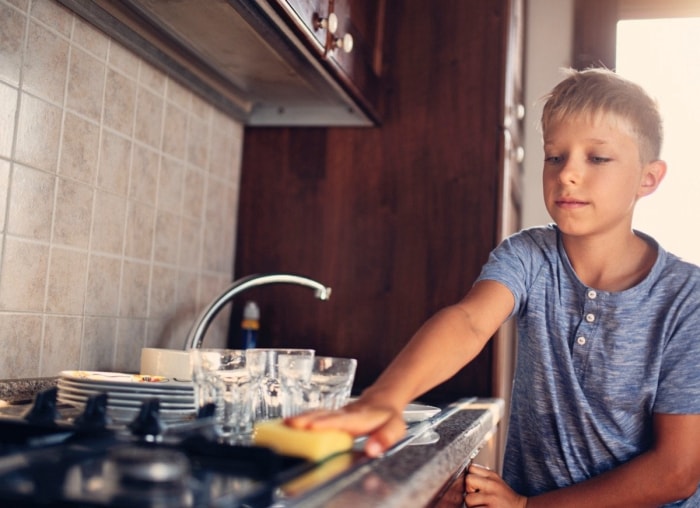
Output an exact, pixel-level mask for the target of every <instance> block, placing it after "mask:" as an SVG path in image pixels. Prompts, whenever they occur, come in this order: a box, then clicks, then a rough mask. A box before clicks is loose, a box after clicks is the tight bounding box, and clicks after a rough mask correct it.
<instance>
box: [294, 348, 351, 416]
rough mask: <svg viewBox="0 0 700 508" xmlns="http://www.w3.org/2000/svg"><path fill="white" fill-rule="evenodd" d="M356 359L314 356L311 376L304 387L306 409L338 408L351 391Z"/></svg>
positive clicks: (346, 399) (345, 401)
mask: <svg viewBox="0 0 700 508" xmlns="http://www.w3.org/2000/svg"><path fill="white" fill-rule="evenodd" d="M356 370H357V360H356V359H355V358H341V357H334V356H316V357H314V360H313V367H312V370H311V378H310V379H309V382H308V384H307V385H306V386H305V389H304V392H305V393H304V398H305V407H306V409H338V408H341V407H343V406H344V405H345V404H346V403H347V401H348V398H349V397H350V393H351V392H352V384H353V382H354V381H355V371H356Z"/></svg>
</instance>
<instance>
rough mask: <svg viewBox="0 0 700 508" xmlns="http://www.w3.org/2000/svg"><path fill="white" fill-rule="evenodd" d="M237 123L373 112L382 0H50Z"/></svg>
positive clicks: (315, 121) (353, 117) (361, 122)
mask: <svg viewBox="0 0 700 508" xmlns="http://www.w3.org/2000/svg"><path fill="white" fill-rule="evenodd" d="M59 1H60V2H61V3H62V4H64V5H66V6H67V7H69V8H70V9H72V10H73V11H75V12H76V13H77V14H79V15H81V16H82V17H84V18H85V19H87V20H88V21H89V22H91V23H92V24H94V25H96V26H97V27H98V28H100V29H102V30H104V31H105V32H107V33H108V34H109V35H110V36H112V37H113V38H114V39H116V40H117V41H119V42H120V43H122V44H123V45H125V46H126V47H128V48H129V49H131V50H133V51H135V52H136V53H137V54H139V55H140V56H141V57H143V58H144V59H145V60H147V61H148V62H150V63H151V64H153V65H154V66H156V67H159V68H160V69H162V70H163V71H165V72H166V73H168V74H169V75H170V76H172V78H173V79H176V80H178V81H179V82H181V83H182V84H183V85H185V86H187V87H188V88H190V89H192V90H193V91H195V92H197V93H199V94H200V95H202V96H204V97H205V98H206V99H208V100H209V101H210V102H212V103H214V104H215V105H217V106H218V107H220V108H221V109H223V110H225V111H227V112H228V113H230V114H231V115H233V116H234V117H236V118H238V119H239V120H241V121H242V122H244V123H245V124H247V125H261V126H295V125H303V126H371V125H377V124H378V123H379V120H380V113H379V109H380V106H379V102H378V97H379V96H380V88H379V84H380V79H379V78H380V74H381V43H382V32H381V28H380V27H382V26H383V22H382V20H383V16H384V9H385V6H384V2H385V0H207V1H206V2H202V1H201V0H94V1H92V2H84V1H82V0H59Z"/></svg>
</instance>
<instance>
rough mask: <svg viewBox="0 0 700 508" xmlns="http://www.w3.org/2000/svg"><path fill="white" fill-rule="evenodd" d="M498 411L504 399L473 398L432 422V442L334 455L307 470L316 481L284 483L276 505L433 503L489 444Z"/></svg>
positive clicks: (385, 506) (386, 507)
mask: <svg viewBox="0 0 700 508" xmlns="http://www.w3.org/2000/svg"><path fill="white" fill-rule="evenodd" d="M502 415H503V401H502V400H500V399H477V400H476V401H475V402H472V403H469V404H465V405H463V406H462V407H461V408H460V409H459V410H458V411H457V412H456V413H454V414H453V415H452V416H450V417H449V418H447V419H445V420H444V421H442V422H440V423H438V424H437V425H436V426H435V427H434V429H433V430H434V431H435V433H436V434H437V435H436V436H435V437H437V438H438V439H437V441H436V442H431V443H428V444H409V445H407V446H404V447H402V448H400V449H398V450H396V451H393V450H390V451H389V452H387V454H386V455H385V456H384V457H381V458H378V459H369V458H367V457H365V456H364V455H362V454H361V453H360V452H355V453H354V454H352V455H349V454H345V456H338V457H335V458H334V459H333V460H331V461H329V462H328V463H326V464H323V465H321V466H320V467H319V468H317V469H316V470H314V471H311V472H310V473H308V474H307V476H310V477H311V476H312V475H315V476H316V478H318V480H317V482H316V483H317V485H315V486H314V485H313V484H314V479H313V477H312V478H310V479H309V480H308V483H309V485H306V486H302V487H301V488H299V485H300V484H302V485H303V483H304V481H305V478H306V476H302V477H301V478H297V479H295V480H293V481H291V482H289V484H285V485H283V486H282V488H281V493H280V499H279V504H278V505H275V506H280V507H282V506H285V507H287V506H289V507H297V506H298V507H302V506H303V507H305V508H307V507H309V508H310V507H330V506H332V507H334V508H346V507H347V508H357V507H359V506H372V507H375V508H379V507H381V508H390V507H406V506H414V507H418V506H434V505H435V504H436V502H437V499H438V498H439V497H440V496H441V494H442V493H444V490H445V489H446V488H448V487H449V485H450V483H451V482H452V480H454V479H455V478H457V477H459V475H460V474H461V473H462V472H463V471H464V469H465V468H466V466H467V465H468V464H469V463H470V461H471V460H472V459H473V458H474V457H476V456H477V454H478V453H479V452H480V451H483V450H484V448H485V447H486V448H489V447H491V448H492V447H493V445H494V444H495V442H496V439H495V437H496V432H497V427H498V424H499V422H500V419H501V417H502ZM419 441H421V438H417V439H416V440H415V441H414V443H418V442H419ZM477 462H480V460H479V458H477ZM486 465H488V464H486ZM324 469H325V470H326V471H325V474H324ZM324 476H325V477H332V479H330V480H329V479H327V478H325V479H324ZM458 488H459V487H458ZM440 506H443V505H442V504H441V505H440ZM445 506H447V504H445ZM457 506H461V504H458V505H457Z"/></svg>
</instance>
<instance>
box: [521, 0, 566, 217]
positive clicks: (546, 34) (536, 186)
mask: <svg viewBox="0 0 700 508" xmlns="http://www.w3.org/2000/svg"><path fill="white" fill-rule="evenodd" d="M526 9H527V14H526V16H527V17H526V23H527V25H526V31H525V127H524V131H525V132H524V137H525V160H524V162H523V164H524V179H523V210H522V225H523V227H530V226H536V225H540V224H545V223H548V222H551V219H550V217H549V214H548V213H547V210H546V209H545V207H544V203H543V199H542V180H541V174H542V141H541V134H540V129H539V121H540V115H541V114H542V104H541V101H540V99H541V98H542V96H543V95H545V94H546V93H547V92H549V90H550V89H551V88H552V87H553V86H554V85H556V84H557V83H558V82H559V81H560V80H561V78H562V75H561V72H560V69H561V68H562V67H569V66H570V65H571V48H572V41H573V19H574V0H526Z"/></svg>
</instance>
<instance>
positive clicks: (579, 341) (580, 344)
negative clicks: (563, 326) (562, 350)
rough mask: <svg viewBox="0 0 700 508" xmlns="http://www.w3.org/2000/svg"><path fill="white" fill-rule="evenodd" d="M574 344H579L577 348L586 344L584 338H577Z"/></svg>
mask: <svg viewBox="0 0 700 508" xmlns="http://www.w3.org/2000/svg"><path fill="white" fill-rule="evenodd" d="M576 342H578V343H579V346H583V345H584V344H585V343H586V337H579V338H578V339H576Z"/></svg>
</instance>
